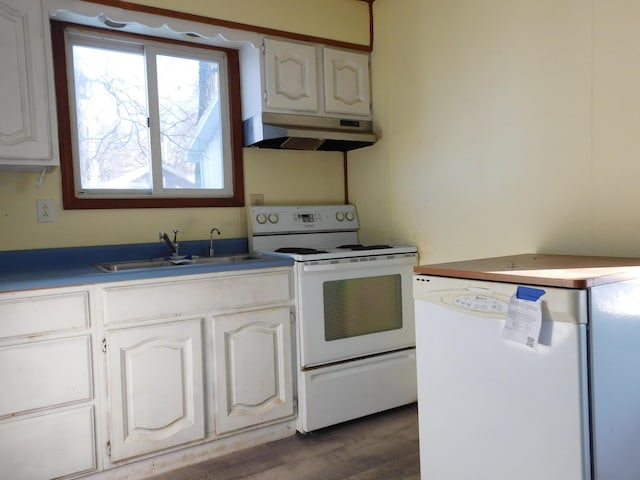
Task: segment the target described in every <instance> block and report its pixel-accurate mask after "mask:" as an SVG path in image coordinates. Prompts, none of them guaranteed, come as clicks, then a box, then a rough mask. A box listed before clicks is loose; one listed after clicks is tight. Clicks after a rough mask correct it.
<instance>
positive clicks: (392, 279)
mask: <svg viewBox="0 0 640 480" xmlns="http://www.w3.org/2000/svg"><path fill="white" fill-rule="evenodd" d="M358 229H359V222H358V217H357V212H356V209H355V207H354V206H353V205H314V206H259V207H251V208H250V210H249V231H250V236H249V242H250V248H251V250H252V252H254V253H266V254H272V255H283V256H288V257H290V258H292V259H293V260H294V262H295V263H294V268H293V270H294V271H293V284H294V291H295V314H296V327H297V332H296V333H297V334H296V338H297V342H296V347H297V377H298V430H299V431H301V432H309V431H312V430H316V429H318V428H322V427H326V426H329V425H333V424H336V423H340V422H343V421H346V420H351V419H353V418H358V417H361V416H364V415H368V414H371V413H375V412H379V411H382V410H386V409H389V408H393V407H396V406H400V405H404V404H407V403H411V402H415V401H416V400H417V389H416V371H415V329H414V313H413V295H412V276H413V266H414V265H416V263H417V253H416V252H417V250H416V247H415V246H409V245H361V244H360V243H359V242H358Z"/></svg>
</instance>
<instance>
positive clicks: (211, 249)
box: [209, 227, 220, 257]
mask: <svg viewBox="0 0 640 480" xmlns="http://www.w3.org/2000/svg"><path fill="white" fill-rule="evenodd" d="M213 232H217V233H218V235H220V230H218V229H217V228H216V227H213V228H212V229H211V231H210V232H209V256H210V257H213Z"/></svg>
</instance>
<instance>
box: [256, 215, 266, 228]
mask: <svg viewBox="0 0 640 480" xmlns="http://www.w3.org/2000/svg"><path fill="white" fill-rule="evenodd" d="M256 222H258V223H259V224H260V225H264V224H265V223H267V216H266V215H265V214H264V213H259V214H258V215H257V216H256Z"/></svg>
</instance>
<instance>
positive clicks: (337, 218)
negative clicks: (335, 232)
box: [336, 212, 344, 222]
mask: <svg viewBox="0 0 640 480" xmlns="http://www.w3.org/2000/svg"><path fill="white" fill-rule="evenodd" d="M336 220H338V221H339V222H342V221H344V213H343V212H338V213H336Z"/></svg>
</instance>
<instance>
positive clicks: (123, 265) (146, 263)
mask: <svg viewBox="0 0 640 480" xmlns="http://www.w3.org/2000/svg"><path fill="white" fill-rule="evenodd" d="M258 258H259V257H257V256H255V255H250V254H247V253H243V254H238V255H221V256H218V257H195V256H194V257H176V258H150V259H145V260H126V261H122V262H105V263H98V264H97V265H96V268H98V270H101V271H103V272H124V271H127V270H142V269H147V268H159V267H179V266H184V265H216V264H219V265H224V264H227V263H235V262H246V261H249V260H257V259H258Z"/></svg>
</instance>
